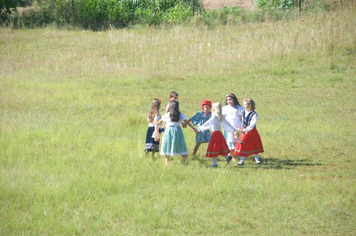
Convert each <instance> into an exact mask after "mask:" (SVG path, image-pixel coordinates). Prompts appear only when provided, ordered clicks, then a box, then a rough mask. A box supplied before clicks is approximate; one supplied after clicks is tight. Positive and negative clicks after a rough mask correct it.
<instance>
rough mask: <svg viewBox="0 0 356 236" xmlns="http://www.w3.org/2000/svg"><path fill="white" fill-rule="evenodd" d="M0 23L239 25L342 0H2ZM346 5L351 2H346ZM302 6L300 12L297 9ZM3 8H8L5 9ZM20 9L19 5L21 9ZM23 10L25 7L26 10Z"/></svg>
mask: <svg viewBox="0 0 356 236" xmlns="http://www.w3.org/2000/svg"><path fill="white" fill-rule="evenodd" d="M0 1H5V3H7V4H3V5H2V6H0V21H1V22H0V23H1V24H2V25H3V26H11V27H13V28H34V27H43V26H46V25H50V24H53V25H57V26H68V25H71V26H74V27H79V28H84V29H92V30H102V29H107V28H112V27H114V28H122V27H130V26H133V25H136V24H143V25H161V24H168V25H174V24H182V23H195V24H202V25H211V24H215V23H218V24H229V23H230V24H237V23H241V22H254V21H265V20H279V19H286V18H294V17H296V16H297V15H298V14H299V13H300V11H301V10H302V9H303V10H304V11H305V10H309V11H310V10H330V9H332V8H336V7H337V5H338V4H342V1H340V2H339V1H329V0H320V1H317V2H313V1H310V2H309V1H302V0H255V4H256V9H258V10H257V11H253V12H249V11H246V10H245V9H243V8H240V7H225V8H221V9H217V10H209V11H206V10H204V9H203V6H202V0H27V1H22V0H0ZM344 2H351V0H345V1H344ZM301 3H303V6H302V7H303V8H301ZM4 6H6V8H5V7H4ZM19 6H22V7H19ZM25 6H26V7H25Z"/></svg>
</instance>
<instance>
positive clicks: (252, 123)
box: [244, 113, 257, 133]
mask: <svg viewBox="0 0 356 236" xmlns="http://www.w3.org/2000/svg"><path fill="white" fill-rule="evenodd" d="M256 123H257V113H255V115H253V116H252V118H251V122H250V125H249V126H247V127H246V129H244V131H245V132H246V133H247V132H248V131H250V130H252V129H253V128H255V127H256Z"/></svg>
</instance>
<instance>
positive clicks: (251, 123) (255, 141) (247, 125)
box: [234, 98, 263, 165]
mask: <svg viewBox="0 0 356 236" xmlns="http://www.w3.org/2000/svg"><path fill="white" fill-rule="evenodd" d="M243 103H244V111H243V112H242V123H243V124H242V126H243V128H242V130H241V136H240V138H241V140H242V144H241V143H237V144H236V148H235V152H234V154H235V155H237V156H240V157H241V161H240V162H239V163H238V165H243V164H244V162H245V157H248V156H251V155H253V154H255V161H256V163H257V164H260V158H259V157H258V153H262V152H263V146H262V141H261V137H260V135H259V133H258V131H257V128H256V123H257V113H256V112H255V108H256V105H255V102H254V101H253V100H252V99H251V98H245V99H244V101H243Z"/></svg>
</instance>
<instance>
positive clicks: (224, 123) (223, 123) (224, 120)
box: [222, 116, 236, 132]
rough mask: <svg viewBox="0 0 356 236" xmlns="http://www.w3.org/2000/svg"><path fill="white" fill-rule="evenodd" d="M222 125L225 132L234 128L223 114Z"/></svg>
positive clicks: (232, 130)
mask: <svg viewBox="0 0 356 236" xmlns="http://www.w3.org/2000/svg"><path fill="white" fill-rule="evenodd" d="M222 126H223V128H224V130H226V131H227V132H234V131H235V130H236V129H235V127H234V126H232V125H231V124H230V123H229V122H228V121H227V120H226V119H225V117H224V116H223V121H222Z"/></svg>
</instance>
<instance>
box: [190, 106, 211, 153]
mask: <svg viewBox="0 0 356 236" xmlns="http://www.w3.org/2000/svg"><path fill="white" fill-rule="evenodd" d="M200 104H201V109H202V110H201V111H199V112H198V113H196V114H195V115H194V116H192V118H190V119H189V120H188V122H192V123H193V125H194V126H198V127H200V126H201V125H203V124H204V123H205V122H206V121H208V120H209V119H210V117H211V112H210V109H211V101H209V100H203V101H202V102H201V103H200ZM210 138H211V132H210V130H209V129H208V130H205V131H204V132H200V133H197V135H196V137H195V143H196V144H195V147H194V150H193V153H192V154H193V155H195V154H196V153H197V151H198V149H199V147H200V144H202V143H209V142H210Z"/></svg>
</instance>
